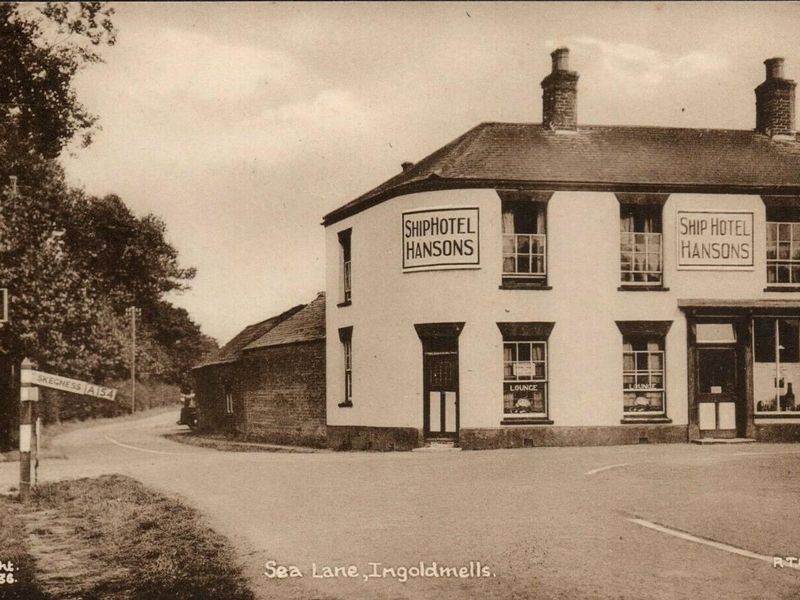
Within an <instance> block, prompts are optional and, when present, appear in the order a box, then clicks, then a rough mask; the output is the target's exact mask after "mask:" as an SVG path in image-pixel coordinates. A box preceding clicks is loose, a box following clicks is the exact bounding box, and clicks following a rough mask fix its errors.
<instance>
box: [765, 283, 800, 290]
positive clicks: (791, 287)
mask: <svg viewBox="0 0 800 600" xmlns="http://www.w3.org/2000/svg"><path fill="white" fill-rule="evenodd" d="M764 291H765V292H800V285H768V286H767V287H765V288H764Z"/></svg>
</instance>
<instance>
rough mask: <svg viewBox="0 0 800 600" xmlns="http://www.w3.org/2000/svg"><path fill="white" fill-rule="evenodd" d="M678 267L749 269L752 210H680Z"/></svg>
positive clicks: (751, 242)
mask: <svg viewBox="0 0 800 600" xmlns="http://www.w3.org/2000/svg"><path fill="white" fill-rule="evenodd" d="M675 240H676V249H677V253H678V263H677V264H678V269H684V270H688V269H698V270H709V271H724V270H752V269H753V266H754V262H753V213H752V212H747V211H728V212H722V211H713V210H679V211H678V222H677V228H676V235H675Z"/></svg>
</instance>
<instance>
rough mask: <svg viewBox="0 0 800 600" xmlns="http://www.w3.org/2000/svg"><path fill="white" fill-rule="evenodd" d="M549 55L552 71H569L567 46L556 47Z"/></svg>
mask: <svg viewBox="0 0 800 600" xmlns="http://www.w3.org/2000/svg"><path fill="white" fill-rule="evenodd" d="M550 56H551V58H552V59H553V73H555V72H556V71H569V48H556V49H555V50H553V51H552V52H551V53H550Z"/></svg>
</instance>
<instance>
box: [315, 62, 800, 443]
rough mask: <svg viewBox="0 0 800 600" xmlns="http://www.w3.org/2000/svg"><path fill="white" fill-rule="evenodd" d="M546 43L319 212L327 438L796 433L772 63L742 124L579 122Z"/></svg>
mask: <svg viewBox="0 0 800 600" xmlns="http://www.w3.org/2000/svg"><path fill="white" fill-rule="evenodd" d="M568 61H569V51H568V50H567V49H566V48H559V49H557V50H556V51H554V52H553V53H552V72H551V73H549V74H548V75H547V76H546V77H545V78H544V79H543V81H542V82H541V86H542V90H543V93H542V106H543V111H542V122H541V123H482V124H480V125H478V126H476V127H475V128H473V129H471V130H469V131H467V132H466V133H465V134H463V135H462V136H460V137H458V138H457V139H455V140H454V141H452V142H450V143H449V144H447V145H446V146H444V147H442V148H441V149H439V150H437V151H436V152H434V153H433V154H431V155H430V156H428V157H426V158H423V159H422V160H420V161H419V162H417V163H416V164H413V163H404V164H403V169H402V172H400V173H398V174H397V175H396V176H394V177H392V178H391V179H389V180H388V181H386V182H385V183H383V184H381V185H380V186H378V187H377V188H375V189H373V190H371V191H369V192H367V193H365V194H364V195H362V196H360V197H358V198H356V199H354V200H352V201H351V202H349V203H347V204H345V205H344V206H341V207H340V208H338V209H336V210H334V211H333V212H331V213H329V214H328V215H326V216H325V217H324V221H323V224H324V225H325V228H326V246H327V265H326V271H327V282H326V286H327V290H328V295H327V300H326V302H327V306H326V314H327V317H326V328H327V332H326V345H327V347H326V365H327V366H326V382H327V383H326V385H327V394H326V396H327V435H328V443H329V445H331V446H332V447H334V448H353V449H408V448H414V447H419V446H423V445H426V444H431V443H434V442H435V443H443V442H444V443H447V442H448V441H449V442H451V443H454V444H457V445H458V446H460V447H462V448H467V449H470V448H471V449H479V448H499V447H523V446H542V445H578V444H636V443H647V442H651V443H654V442H686V441H693V440H701V439H709V440H710V439H715V438H741V439H754V440H759V441H798V440H800V399H798V398H796V394H798V393H800V388H798V386H800V139H798V136H797V133H796V130H795V115H794V108H795V82H794V81H792V80H790V79H787V78H785V77H784V65H783V59H781V58H771V59H769V60H766V61H765V62H764V64H765V65H766V77H765V80H764V81H763V82H762V83H760V84H759V85H758V86H757V87H756V88H755V100H756V102H755V113H756V114H755V127H754V128H753V129H747V130H727V129H726V130H722V129H687V128H667V127H639V126H613V125H611V126H606V125H584V124H582V123H580V122H579V121H578V118H577V83H578V74H577V73H576V72H575V71H572V70H570V69H569V64H568ZM759 70H760V68H759ZM758 76H759V75H758V74H757V72H756V70H755V68H754V69H753V77H754V80H757V79H756V78H757V77H758ZM531 104H533V102H531Z"/></svg>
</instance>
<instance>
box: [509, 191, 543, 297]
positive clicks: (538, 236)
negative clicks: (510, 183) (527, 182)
mask: <svg viewBox="0 0 800 600" xmlns="http://www.w3.org/2000/svg"><path fill="white" fill-rule="evenodd" d="M497 194H498V196H500V255H501V258H500V275H501V283H502V284H501V286H500V287H501V288H503V287H509V288H517V287H521V288H540V289H549V287H548V286H547V281H548V268H549V265H548V262H549V261H548V256H547V255H548V243H547V241H548V240H547V236H548V231H547V230H548V223H547V213H548V210H547V204H548V200H549V199H550V197H551V196H552V192H525V191H519V190H497ZM525 209H528V210H531V211H532V212H533V215H532V219H531V220H532V221H533V222H535V223H540V226H537V227H536V229H537V230H538V229H541V231H519V232H518V231H516V230H515V231H513V232H508V231H506V230H505V220H504V215H505V214H506V213H507V212H511V213H512V214H513V215H515V216H516V214H517V212H518V211H522V210H525ZM515 229H516V228H515ZM525 238H527V243H525V242H526V240H525ZM507 241H510V242H511V244H510V247H511V251H510V252H507V251H506V244H507ZM523 246H525V249H524V250H522V249H521V248H522V247H523ZM509 258H510V259H512V260H513V264H514V270H513V271H506V260H507V259H509ZM521 261H527V265H528V270H527V271H520V270H519V265H520V264H521ZM534 264H536V265H538V264H541V269H540V270H539V269H537V270H536V271H533V270H532V269H533V268H534Z"/></svg>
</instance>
